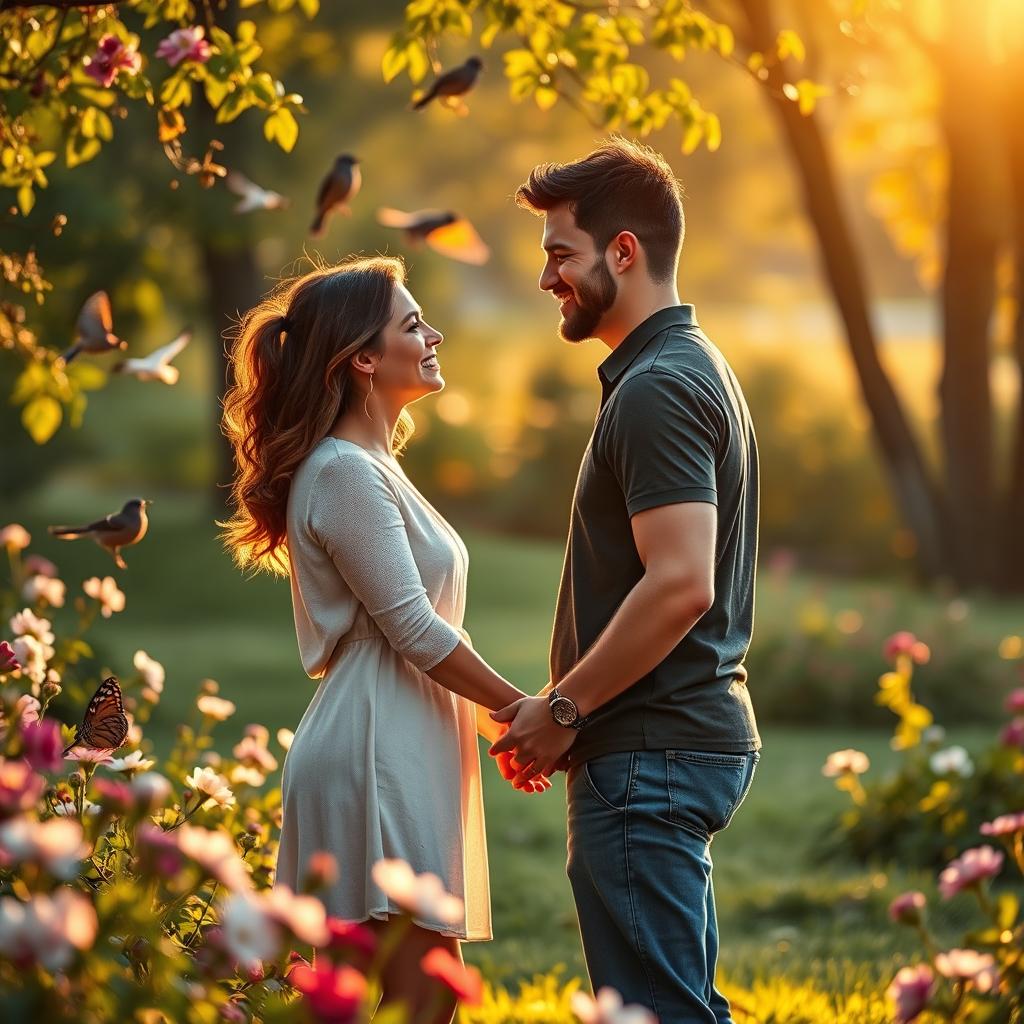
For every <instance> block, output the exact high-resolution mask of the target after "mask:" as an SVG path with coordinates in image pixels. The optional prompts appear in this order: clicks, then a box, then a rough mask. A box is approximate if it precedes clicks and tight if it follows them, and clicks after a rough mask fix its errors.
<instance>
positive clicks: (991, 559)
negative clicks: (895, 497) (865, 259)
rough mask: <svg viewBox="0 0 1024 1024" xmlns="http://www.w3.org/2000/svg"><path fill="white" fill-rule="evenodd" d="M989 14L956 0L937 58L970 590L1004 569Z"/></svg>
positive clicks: (981, 1)
mask: <svg viewBox="0 0 1024 1024" xmlns="http://www.w3.org/2000/svg"><path fill="white" fill-rule="evenodd" d="M986 6H987V4H986V2H985V0H951V3H950V5H949V8H948V12H949V13H948V15H947V17H948V19H949V20H948V27H947V33H946V35H947V43H946V45H944V46H943V47H942V48H941V49H940V50H938V52H937V64H938V70H939V73H940V75H941V78H942V88H943V106H942V117H941V124H942V128H943V131H944V132H945V137H946V143H947V147H948V151H949V188H948V193H947V194H948V214H947V219H946V269H945V275H944V280H943V295H942V314H943V354H944V361H943V368H942V377H941V380H940V382H939V397H940V406H941V414H940V421H941V436H942V445H943V452H944V456H945V470H946V493H947V497H948V502H949V516H950V526H951V532H950V536H949V547H950V552H951V555H952V557H953V558H954V559H955V561H956V566H957V578H958V579H959V580H960V581H961V582H962V583H964V584H965V585H967V586H986V585H991V584H992V583H993V582H994V576H995V572H996V565H997V559H996V548H997V544H996V541H997V532H996V529H995V519H994V516H995V496H994V494H993V487H994V482H993V449H992V445H993V424H992V396H991V390H990V384H989V371H990V366H991V351H990V349H991V345H990V335H991V326H992V313H993V310H994V308H995V297H996V257H997V255H998V249H999V244H1000V238H1001V235H1002V233H1003V232H1002V231H1001V230H1000V225H999V218H1000V210H999V207H1000V200H1001V198H1002V197H1003V195H1004V192H1003V190H1002V184H1003V182H1004V180H1005V175H1004V174H1003V173H1002V172H1003V169H1004V167H1005V162H1004V156H1003V154H1004V150H1003V146H1002V139H1001V138H1000V134H1001V133H1000V131H999V125H998V121H999V118H998V115H997V113H996V109H997V105H998V98H997V96H996V85H995V81H996V76H995V75H992V74H984V73H982V70H981V69H982V68H983V67H985V65H986V49H987V44H986V40H985V38H984V32H985V29H986V22H987V18H986V17H985V7H986ZM979 8H980V9H979Z"/></svg>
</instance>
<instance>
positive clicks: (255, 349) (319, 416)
mask: <svg viewBox="0 0 1024 1024" xmlns="http://www.w3.org/2000/svg"><path fill="white" fill-rule="evenodd" d="M404 283H405V266H404V264H403V263H402V262H401V260H397V259H391V258H388V257H382V256H381V257H373V258H367V259H348V260H345V261H343V262H341V263H339V264H334V265H322V264H321V265H317V266H315V268H314V269H313V270H311V271H310V272H309V273H306V274H301V275H298V276H295V277H290V278H286V279H285V280H283V281H281V282H280V283H279V284H278V285H277V286H276V287H275V288H274V289H273V290H272V291H271V292H270V293H269V294H268V295H267V296H265V297H264V298H263V299H262V300H261V301H260V302H259V303H258V304H257V305H256V306H254V307H253V308H252V309H250V310H249V312H248V313H246V314H245V316H243V317H242V319H241V321H240V322H239V324H238V326H237V327H236V328H235V329H234V330H233V331H232V335H231V337H232V341H231V348H230V352H229V362H230V365H231V370H232V379H233V383H232V385H231V387H230V388H229V389H228V392H227V394H226V395H225V397H224V415H223V418H222V421H221V429H222V430H223V432H224V434H225V435H226V436H227V438H228V440H229V441H230V442H231V446H232V448H233V449H234V456H235V477H234V480H233V482H232V484H231V497H230V504H231V506H232V507H233V513H232V515H231V518H230V519H228V520H227V522H218V523H217V525H218V526H222V527H224V531H223V533H221V535H220V536H221V538H222V539H223V541H224V543H225V545H226V546H227V548H228V550H229V551H230V552H231V554H232V557H233V558H234V561H235V563H236V564H237V565H238V567H239V568H241V569H251V570H252V571H253V572H254V573H256V572H259V571H260V570H264V571H267V572H270V573H275V574H277V575H281V576H287V575H288V572H289V561H288V544H287V531H286V513H287V508H288V490H289V488H290V487H291V482H292V476H293V475H294V473H295V470H296V468H297V467H298V465H299V463H301V462H302V460H303V459H304V458H305V457H306V455H308V454H309V452H310V450H311V449H312V448H313V446H314V445H315V444H317V442H319V441H320V440H321V439H322V438H324V437H326V436H327V434H328V433H330V430H331V427H332V426H333V425H334V423H335V421H336V420H337V418H338V417H339V416H340V415H341V414H342V413H344V412H345V411H346V410H347V409H348V408H349V406H350V404H351V402H352V401H353V398H355V397H357V396H358V394H359V391H358V388H357V387H356V385H355V383H354V381H353V375H352V369H351V364H352V357H353V356H354V355H355V354H356V353H357V352H360V351H362V350H364V349H369V350H371V351H377V350H378V349H379V346H380V344H381V331H382V329H383V328H384V327H385V325H386V324H387V323H388V321H389V320H390V319H391V315H392V310H393V306H394V297H395V290H396V288H397V287H398V285H400V284H404ZM412 430H413V424H412V417H411V416H409V414H408V413H407V412H404V411H403V413H402V416H401V418H400V419H399V422H398V424H397V426H396V428H395V432H394V435H393V436H392V439H391V444H392V449H393V450H394V451H395V452H396V453H397V452H398V451H400V450H401V449H402V448H403V447H404V445H405V443H406V442H407V441H408V439H409V437H410V435H411V434H412Z"/></svg>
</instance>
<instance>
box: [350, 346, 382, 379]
mask: <svg viewBox="0 0 1024 1024" xmlns="http://www.w3.org/2000/svg"><path fill="white" fill-rule="evenodd" d="M379 362H380V356H379V355H377V354H376V353H375V352H367V351H366V350H365V349H364V350H363V351H362V352H357V353H356V354H355V355H354V356H353V357H352V366H353V368H354V369H356V370H359V371H361V372H362V373H373V372H374V370H376V369H377V364H378V363H379Z"/></svg>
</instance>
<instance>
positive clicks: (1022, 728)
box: [999, 718, 1024, 747]
mask: <svg viewBox="0 0 1024 1024" xmlns="http://www.w3.org/2000/svg"><path fill="white" fill-rule="evenodd" d="M999 742H1000V743H1001V744H1002V745H1003V746H1004V747H1024V718H1015V719H1014V720H1013V721H1012V722H1010V723H1009V724H1008V725H1007V726H1005V728H1004V729H1003V731H1002V732H1001V733H1000V734H999Z"/></svg>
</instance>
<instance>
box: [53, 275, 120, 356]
mask: <svg viewBox="0 0 1024 1024" xmlns="http://www.w3.org/2000/svg"><path fill="white" fill-rule="evenodd" d="M127 347H128V342H127V341H122V340H121V339H120V338H119V337H118V336H117V335H116V334H115V333H114V317H113V314H112V313H111V310H110V296H108V295H107V293H106V292H103V291H99V292H94V293H93V294H92V295H90V296H89V298H88V299H87V300H86V302H85V305H84V306H83V307H82V311H81V312H80V313H79V314H78V321H77V323H76V324H75V343H74V344H73V345H72V346H71V348H69V349H68V350H67V352H65V353H64V355H62V356H61V357H60V358H61V359H62V360H63V361H64V364H65V365H67V364H68V363H70V362H71V360H72V359H74V358H75V356H77V355H78V354H79V352H111V351H113V350H114V349H126V348H127Z"/></svg>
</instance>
